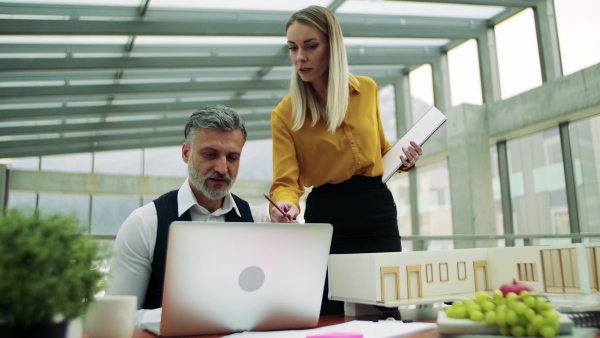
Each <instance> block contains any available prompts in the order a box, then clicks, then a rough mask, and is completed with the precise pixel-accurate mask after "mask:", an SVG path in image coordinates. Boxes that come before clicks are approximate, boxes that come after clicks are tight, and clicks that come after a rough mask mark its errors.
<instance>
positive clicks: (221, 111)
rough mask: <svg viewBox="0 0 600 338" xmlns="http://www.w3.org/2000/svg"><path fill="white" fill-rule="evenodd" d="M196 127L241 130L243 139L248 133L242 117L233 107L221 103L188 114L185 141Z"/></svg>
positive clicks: (189, 138)
mask: <svg viewBox="0 0 600 338" xmlns="http://www.w3.org/2000/svg"><path fill="white" fill-rule="evenodd" d="M198 129H217V130H221V131H234V130H238V129H239V130H241V131H242V134H243V135H244V141H246V137H247V135H248V133H247V132H246V125H245V124H244V119H243V118H242V117H241V116H240V115H239V114H238V113H237V112H236V111H235V110H233V108H229V107H226V106H224V105H221V104H217V105H212V106H206V107H204V108H202V109H200V110H198V111H197V112H195V113H193V114H192V116H190V117H189V118H188V120H187V122H186V124H185V131H184V136H185V140H186V142H188V143H190V144H191V142H192V138H193V137H194V134H195V132H196V130H198Z"/></svg>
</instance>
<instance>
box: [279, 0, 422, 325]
mask: <svg viewBox="0 0 600 338" xmlns="http://www.w3.org/2000/svg"><path fill="white" fill-rule="evenodd" d="M286 35H287V40H288V47H289V50H290V52H289V53H290V58H291V60H292V62H293V65H294V67H293V71H292V78H291V86H290V94H289V95H288V96H287V97H285V98H284V99H283V100H282V101H281V103H279V105H278V106H277V107H276V108H275V110H274V111H273V113H272V115H271V129H272V134H273V184H272V186H271V190H270V194H271V196H272V197H273V200H274V201H275V202H276V203H277V205H278V206H279V207H280V208H281V209H282V210H283V211H284V212H285V213H286V214H285V215H282V214H281V212H279V211H278V210H277V209H276V208H273V209H272V210H271V219H272V220H273V221H275V222H296V220H295V219H296V216H298V214H299V212H300V205H299V199H300V196H302V194H303V193H304V188H305V187H310V186H313V187H314V188H313V190H312V191H311V193H310V194H309V195H308V198H307V201H306V210H305V214H304V218H305V220H306V222H307V223H331V224H332V225H333V228H334V230H333V240H332V244H331V253H332V254H339V253H365V252H394V251H401V250H402V247H401V244H400V235H399V233H398V223H397V219H396V215H397V213H396V205H395V204H394V200H393V198H392V194H391V192H390V191H389V190H388V189H387V186H386V185H385V184H384V183H382V180H381V176H382V174H383V164H382V155H383V154H385V153H386V152H387V151H388V150H390V148H391V144H390V143H389V142H388V141H387V139H386V138H385V135H384V131H383V126H382V122H381V117H380V114H379V98H378V92H377V84H376V83H375V82H374V81H373V80H372V79H370V78H368V77H362V76H353V75H351V74H350V73H349V71H348V61H347V58H346V51H345V47H344V43H343V36H342V30H341V28H340V25H339V23H338V21H337V19H336V18H335V16H334V15H333V13H332V12H331V11H329V10H328V9H327V8H324V7H319V6H311V7H308V8H305V9H303V10H300V11H298V12H296V13H294V14H293V15H292V16H291V18H290V19H289V21H288V22H287V24H286ZM403 151H404V156H400V161H401V162H402V167H401V170H400V171H407V170H410V169H412V168H414V165H415V162H416V161H417V159H418V158H419V156H420V155H422V149H421V147H419V146H418V145H417V144H416V143H414V142H411V146H410V147H408V148H407V149H403ZM325 285H326V286H327V281H326V284H325ZM326 294H327V288H325V292H324V295H323V305H322V307H321V314H322V315H325V314H340V313H344V308H343V302H331V301H329V300H328V299H327V297H326Z"/></svg>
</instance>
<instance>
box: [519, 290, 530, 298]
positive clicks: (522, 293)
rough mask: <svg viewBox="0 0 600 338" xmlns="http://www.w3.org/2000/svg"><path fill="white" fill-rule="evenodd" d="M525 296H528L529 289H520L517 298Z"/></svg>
mask: <svg viewBox="0 0 600 338" xmlns="http://www.w3.org/2000/svg"><path fill="white" fill-rule="evenodd" d="M527 296H529V291H527V290H522V291H521V292H519V298H521V299H523V298H525V297H527Z"/></svg>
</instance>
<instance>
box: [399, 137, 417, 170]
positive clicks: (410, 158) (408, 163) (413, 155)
mask: <svg viewBox="0 0 600 338" xmlns="http://www.w3.org/2000/svg"><path fill="white" fill-rule="evenodd" d="M402 152H404V156H400V161H401V162H402V168H401V169H403V170H406V169H410V168H412V167H414V166H415V164H416V163H417V160H418V159H419V157H420V156H421V155H423V148H421V147H420V146H419V145H418V144H416V143H415V142H413V141H410V146H409V147H408V148H402Z"/></svg>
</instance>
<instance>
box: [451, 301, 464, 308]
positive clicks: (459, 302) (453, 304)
mask: <svg viewBox="0 0 600 338" xmlns="http://www.w3.org/2000/svg"><path fill="white" fill-rule="evenodd" d="M463 306H465V303H463V302H462V301H460V300H455V301H454V302H452V307H453V308H455V309H456V308H459V307H463Z"/></svg>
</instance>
